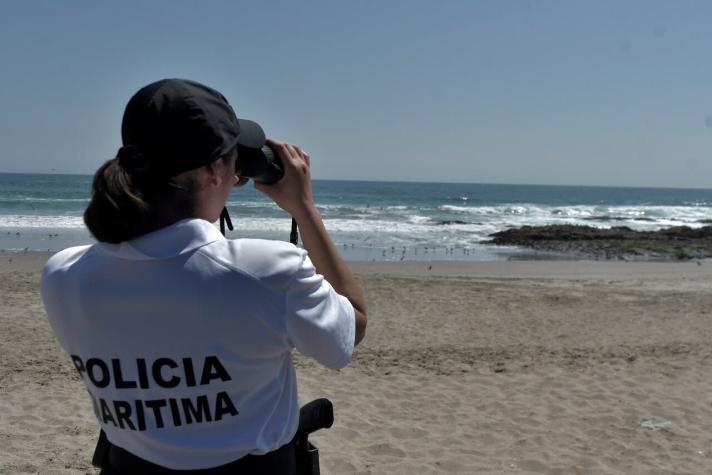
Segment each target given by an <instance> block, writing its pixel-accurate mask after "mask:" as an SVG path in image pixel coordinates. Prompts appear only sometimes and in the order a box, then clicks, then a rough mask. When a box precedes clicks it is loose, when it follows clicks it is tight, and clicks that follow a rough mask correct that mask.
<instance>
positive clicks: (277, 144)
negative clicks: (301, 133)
mask: <svg viewBox="0 0 712 475" xmlns="http://www.w3.org/2000/svg"><path fill="white" fill-rule="evenodd" d="M266 143H267V145H269V146H270V148H271V149H272V150H274V151H275V152H277V154H278V155H279V157H280V158H281V159H282V161H290V160H292V153H293V152H292V151H291V150H290V149H289V147H288V146H287V145H288V144H287V143H285V142H281V141H279V140H273V139H267V140H266Z"/></svg>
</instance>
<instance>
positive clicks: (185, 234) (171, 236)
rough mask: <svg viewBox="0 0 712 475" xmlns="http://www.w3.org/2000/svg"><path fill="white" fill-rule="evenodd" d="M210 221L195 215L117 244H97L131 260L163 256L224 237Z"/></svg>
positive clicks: (171, 255)
mask: <svg viewBox="0 0 712 475" xmlns="http://www.w3.org/2000/svg"><path fill="white" fill-rule="evenodd" d="M224 239H225V237H224V236H223V235H222V234H220V231H218V230H217V228H216V227H215V226H213V225H212V224H211V223H209V222H207V221H205V220H202V219H197V218H190V219H183V220H181V221H178V222H176V223H173V224H171V225H170V226H166V227H165V228H161V229H158V230H156V231H153V232H150V233H148V234H144V235H142V236H139V237H137V238H135V239H132V240H130V241H126V242H122V243H120V244H109V243H104V242H101V243H98V244H97V246H99V249H100V250H101V251H104V252H106V253H109V254H113V255H115V256H117V257H121V258H124V259H133V260H148V259H166V258H169V257H175V256H179V255H181V254H185V253H187V252H191V251H193V250H195V249H197V248H199V247H202V246H205V245H206V244H210V243H212V242H215V241H220V240H224Z"/></svg>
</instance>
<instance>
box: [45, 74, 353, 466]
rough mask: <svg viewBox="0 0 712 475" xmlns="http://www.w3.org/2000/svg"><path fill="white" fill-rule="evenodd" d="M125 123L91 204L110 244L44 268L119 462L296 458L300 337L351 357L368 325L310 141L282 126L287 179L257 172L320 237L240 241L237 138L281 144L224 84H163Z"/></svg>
mask: <svg viewBox="0 0 712 475" xmlns="http://www.w3.org/2000/svg"><path fill="white" fill-rule="evenodd" d="M121 132H122V141H123V146H122V147H121V149H120V150H119V153H118V154H117V157H116V158H114V159H113V160H109V161H108V162H106V163H105V164H104V165H102V166H101V167H100V168H99V170H98V171H97V173H96V175H95V177H94V182H93V185H92V198H91V202H90V203H89V206H88V207H87V209H86V212H85V215H84V219H85V223H86V225H87V227H88V228H89V230H90V231H91V233H92V234H93V235H94V236H95V237H96V239H97V241H98V242H97V243H96V244H93V245H90V246H81V247H74V248H70V249H65V250H64V251H61V252H59V253H58V254H56V255H54V256H53V257H52V258H51V259H50V260H49V261H48V262H47V264H46V266H45V268H44V272H43V276H42V282H41V291H42V298H43V300H44V303H45V308H46V311H47V315H48V317H49V321H50V323H51V325H52V328H53V330H54V332H55V334H56V336H57V338H58V340H59V342H60V344H61V345H62V347H63V348H64V349H65V350H66V351H67V353H68V354H69V355H70V357H71V359H72V362H73V364H74V366H75V368H76V369H77V371H78V372H79V375H80V376H81V378H82V380H83V382H84V383H85V385H86V388H87V390H88V392H89V394H90V396H91V401H92V404H93V407H94V411H95V413H96V417H97V419H98V420H99V423H100V425H101V427H102V429H103V430H104V432H105V433H106V436H107V438H108V440H109V441H110V443H111V450H110V451H109V455H108V459H109V461H108V466H105V469H104V472H103V473H138V472H140V471H147V472H148V471H150V472H151V473H161V471H165V472H166V473H169V470H182V472H181V473H186V472H183V471H185V470H194V471H196V473H237V471H238V470H241V471H244V472H245V473H252V472H254V473H292V472H293V470H294V468H293V467H294V452H293V448H292V446H291V444H290V441H291V440H292V438H293V436H294V434H295V431H296V428H297V423H298V417H299V409H298V406H297V386H296V377H295V372H294V367H293V365H292V359H291V352H292V350H293V348H297V349H298V350H299V351H300V352H301V353H303V354H305V355H307V356H310V357H313V358H314V359H316V360H317V361H318V362H320V363H321V364H323V365H325V366H328V367H331V368H340V367H343V366H345V365H346V364H348V362H349V361H350V359H351V354H352V351H353V347H354V345H356V344H358V343H359V342H360V341H361V339H362V338H363V336H364V332H365V328H366V309H365V304H364V299H363V296H362V293H361V290H360V288H359V286H358V284H357V283H356V281H355V279H354V277H353V275H352V274H351V272H350V271H349V269H348V267H347V266H346V264H345V263H344V261H343V260H342V258H341V257H340V255H339V253H338V251H337V250H336V248H335V247H334V245H333V243H332V242H331V239H330V238H329V235H328V234H327V232H326V229H325V227H324V224H323V222H322V220H321V217H320V215H319V212H318V211H317V209H316V207H315V205H314V201H313V199H312V193H311V179H310V174H309V156H308V155H307V154H306V153H305V152H304V151H302V150H301V149H300V148H299V147H297V146H295V145H290V144H287V143H283V142H278V141H274V140H271V141H270V140H268V141H267V144H268V145H269V146H270V147H272V149H273V150H275V152H276V153H278V154H279V155H280V157H281V159H282V162H283V165H284V170H285V174H284V178H283V179H281V180H280V181H279V182H277V183H275V184H273V185H264V184H255V186H256V188H257V189H258V190H260V191H262V192H264V193H265V194H267V196H269V197H270V198H271V199H273V200H274V202H275V203H277V205H278V206H280V207H281V208H282V209H284V210H285V211H287V212H288V213H290V214H291V215H292V216H293V217H294V218H295V220H296V222H297V224H298V226H299V230H300V233H301V236H302V241H303V244H304V248H305V250H306V251H305V250H301V249H299V248H297V247H295V246H293V245H291V244H288V243H283V242H277V241H266V240H256V239H237V240H227V239H225V238H224V237H223V236H222V235H221V234H220V233H219V232H218V231H217V229H216V228H215V226H214V225H213V224H211V223H213V222H215V221H216V220H217V219H218V217H219V216H220V213H221V210H222V209H223V207H224V205H225V201H226V199H227V197H228V194H229V193H230V190H231V189H232V187H233V186H234V185H236V184H238V183H240V182H242V181H243V180H241V179H240V178H239V177H238V176H236V175H235V170H236V162H237V169H239V168H240V160H241V157H240V156H239V152H238V150H239V147H238V145H247V146H250V147H256V146H257V147H259V146H260V145H262V144H261V143H260V141H262V142H263V141H264V135H263V132H262V130H261V128H260V127H259V125H257V124H255V123H254V122H250V121H245V120H238V119H237V117H236V116H235V113H234V111H233V110H232V108H231V107H230V105H229V104H228V103H227V101H226V99H225V98H224V97H223V96H222V95H221V94H219V93H218V92H217V91H214V90H213V89H210V88H208V87H206V86H204V85H202V84H199V83H196V82H192V81H187V80H179V79H168V80H162V81H158V82H156V83H152V84H149V85H148V86H146V87H144V88H142V89H141V90H140V91H138V92H137V93H136V94H135V95H134V96H133V97H132V98H131V100H130V101H129V103H128V104H127V106H126V110H125V112H124V117H123V122H122V130H121ZM307 252H308V253H307Z"/></svg>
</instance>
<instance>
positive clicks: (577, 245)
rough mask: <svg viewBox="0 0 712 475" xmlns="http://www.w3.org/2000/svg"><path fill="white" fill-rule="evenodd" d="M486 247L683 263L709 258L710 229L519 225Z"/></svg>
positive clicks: (711, 240)
mask: <svg viewBox="0 0 712 475" xmlns="http://www.w3.org/2000/svg"><path fill="white" fill-rule="evenodd" d="M490 237H492V238H493V239H492V240H491V241H487V244H500V245H510V246H512V245H513V246H522V247H527V248H530V249H535V250H537V251H544V252H550V253H557V254H572V255H577V256H581V257H588V258H596V259H601V258H603V259H666V260H685V259H694V258H706V257H712V226H705V227H702V228H696V229H693V228H690V227H687V226H676V227H672V228H667V229H661V230H659V231H635V230H633V229H630V228H628V227H625V226H619V227H614V228H610V229H599V228H594V227H591V226H573V225H558V224H557V225H549V226H523V227H521V228H515V229H507V230H505V231H500V232H498V233H494V234H491V235H490Z"/></svg>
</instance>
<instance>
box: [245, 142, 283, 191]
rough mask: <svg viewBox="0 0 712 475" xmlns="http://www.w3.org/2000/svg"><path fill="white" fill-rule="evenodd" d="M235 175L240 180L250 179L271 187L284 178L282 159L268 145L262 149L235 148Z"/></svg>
mask: <svg viewBox="0 0 712 475" xmlns="http://www.w3.org/2000/svg"><path fill="white" fill-rule="evenodd" d="M235 174H236V175H237V176H239V177H241V178H252V179H253V180H255V181H256V182H259V183H264V184H266V185H271V184H272V183H275V182H277V181H279V180H280V179H281V178H282V177H283V176H284V167H283V166H282V159H280V158H279V155H277V153H275V151H274V150H272V149H271V148H270V147H269V145H263V146H262V148H250V147H245V146H244V145H238V146H237V162H236V164H235Z"/></svg>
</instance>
